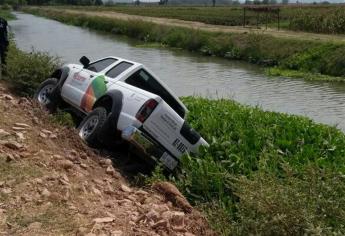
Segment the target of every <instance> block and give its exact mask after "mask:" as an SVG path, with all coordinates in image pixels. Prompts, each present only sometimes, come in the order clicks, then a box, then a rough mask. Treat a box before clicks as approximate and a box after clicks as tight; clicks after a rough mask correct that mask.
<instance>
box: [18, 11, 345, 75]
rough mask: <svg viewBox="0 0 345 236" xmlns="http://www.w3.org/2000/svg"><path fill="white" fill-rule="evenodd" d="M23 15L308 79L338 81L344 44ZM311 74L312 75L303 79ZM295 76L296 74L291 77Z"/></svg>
mask: <svg viewBox="0 0 345 236" xmlns="http://www.w3.org/2000/svg"><path fill="white" fill-rule="evenodd" d="M24 11H25V12H28V13H32V14H36V15H40V16H44V17H48V18H52V19H55V20H58V21H61V22H64V23H67V24H72V25H77V26H81V27H86V28H90V29H94V30H98V31H103V32H111V33H112V34H119V35H126V36H129V37H132V38H136V39H139V40H142V41H143V42H145V43H148V44H152V43H154V44H155V45H157V43H158V44H161V45H165V46H169V47H174V48H182V49H185V50H188V51H193V52H199V53H200V54H203V55H209V56H218V57H224V58H227V59H236V60H244V61H247V62H250V63H254V64H259V65H263V66H268V67H272V66H276V67H278V68H279V69H281V70H294V71H297V72H298V75H301V76H303V77H308V78H309V79H314V80H317V79H321V80H323V79H324V78H322V77H320V76H318V75H319V74H322V75H327V76H328V77H327V80H328V81H332V77H336V78H334V80H335V81H339V78H337V77H344V76H345V69H344V68H345V66H344V61H345V53H344V52H345V44H342V43H324V42H318V41H309V40H304V39H303V40H297V39H283V38H275V37H272V36H269V35H263V34H255V33H249V34H235V33H232V34H231V33H212V32H205V31H199V30H193V29H187V28H182V27H169V26H163V25H157V24H152V23H150V22H143V21H133V20H131V21H122V20H118V19H111V18H104V17H103V18H102V17H91V16H85V15H82V14H80V15H76V14H68V13H66V12H63V11H56V10H49V9H37V8H35V9H33V8H26V9H24ZM309 74H315V75H316V76H309ZM295 75H297V73H296V74H295Z"/></svg>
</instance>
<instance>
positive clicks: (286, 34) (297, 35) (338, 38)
mask: <svg viewBox="0 0 345 236" xmlns="http://www.w3.org/2000/svg"><path fill="white" fill-rule="evenodd" d="M47 8H48V9H50V10H54V11H64V12H67V13H69V14H75V15H80V14H83V15H89V16H102V17H108V18H114V19H121V20H142V21H148V22H153V23H156V24H163V25H168V26H178V27H187V28H192V29H198V30H204V31H209V32H225V33H258V34H267V35H272V36H274V37H281V38H289V39H298V40H319V41H326V42H327V41H333V42H345V35H327V34H314V33H306V32H295V31H287V30H279V31H278V30H277V29H273V28H269V29H267V30H263V29H255V28H243V27H240V26H222V25H210V24H205V23H202V22H195V21H184V20H178V19H168V18H158V17H148V16H137V15H128V14H123V13H118V12H108V11H107V12H106V11H85V10H84V11H82V12H81V11H79V10H69V9H61V8H59V9H57V8H52V7H47Z"/></svg>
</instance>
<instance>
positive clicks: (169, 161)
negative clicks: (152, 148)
mask: <svg viewBox="0 0 345 236" xmlns="http://www.w3.org/2000/svg"><path fill="white" fill-rule="evenodd" d="M159 160H160V161H161V162H162V163H163V164H164V165H165V166H166V167H168V168H169V169H170V170H173V169H175V167H176V166H177V161H176V160H175V159H174V158H173V157H172V156H170V155H169V154H168V153H166V152H165V153H163V155H162V156H161V158H160V159H159Z"/></svg>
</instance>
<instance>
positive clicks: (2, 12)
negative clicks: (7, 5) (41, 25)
mask: <svg viewBox="0 0 345 236" xmlns="http://www.w3.org/2000/svg"><path fill="white" fill-rule="evenodd" d="M0 17H2V18H4V19H6V20H14V19H16V17H15V16H14V15H13V14H12V13H11V11H10V9H1V8H0Z"/></svg>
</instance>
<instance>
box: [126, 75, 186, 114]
mask: <svg viewBox="0 0 345 236" xmlns="http://www.w3.org/2000/svg"><path fill="white" fill-rule="evenodd" d="M125 82H126V83H127V84H130V85H133V86H135V87H137V88H141V89H143V90H145V91H148V92H151V93H154V94H157V95H159V96H160V97H161V98H163V100H164V101H165V102H166V103H168V104H169V106H171V108H172V109H174V110H175V111H176V113H177V114H179V116H181V117H182V118H184V116H185V110H184V108H183V107H182V106H181V105H180V104H179V103H178V102H177V101H176V99H175V98H174V97H173V96H172V95H171V94H170V93H169V92H168V91H167V90H166V89H165V88H164V87H163V86H162V85H161V84H160V83H159V82H158V81H157V80H156V79H155V78H154V77H153V76H152V75H150V74H149V73H148V72H147V71H145V70H143V69H141V70H138V71H137V72H135V73H134V74H133V75H131V76H130V77H128V78H127V79H126V81H125Z"/></svg>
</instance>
